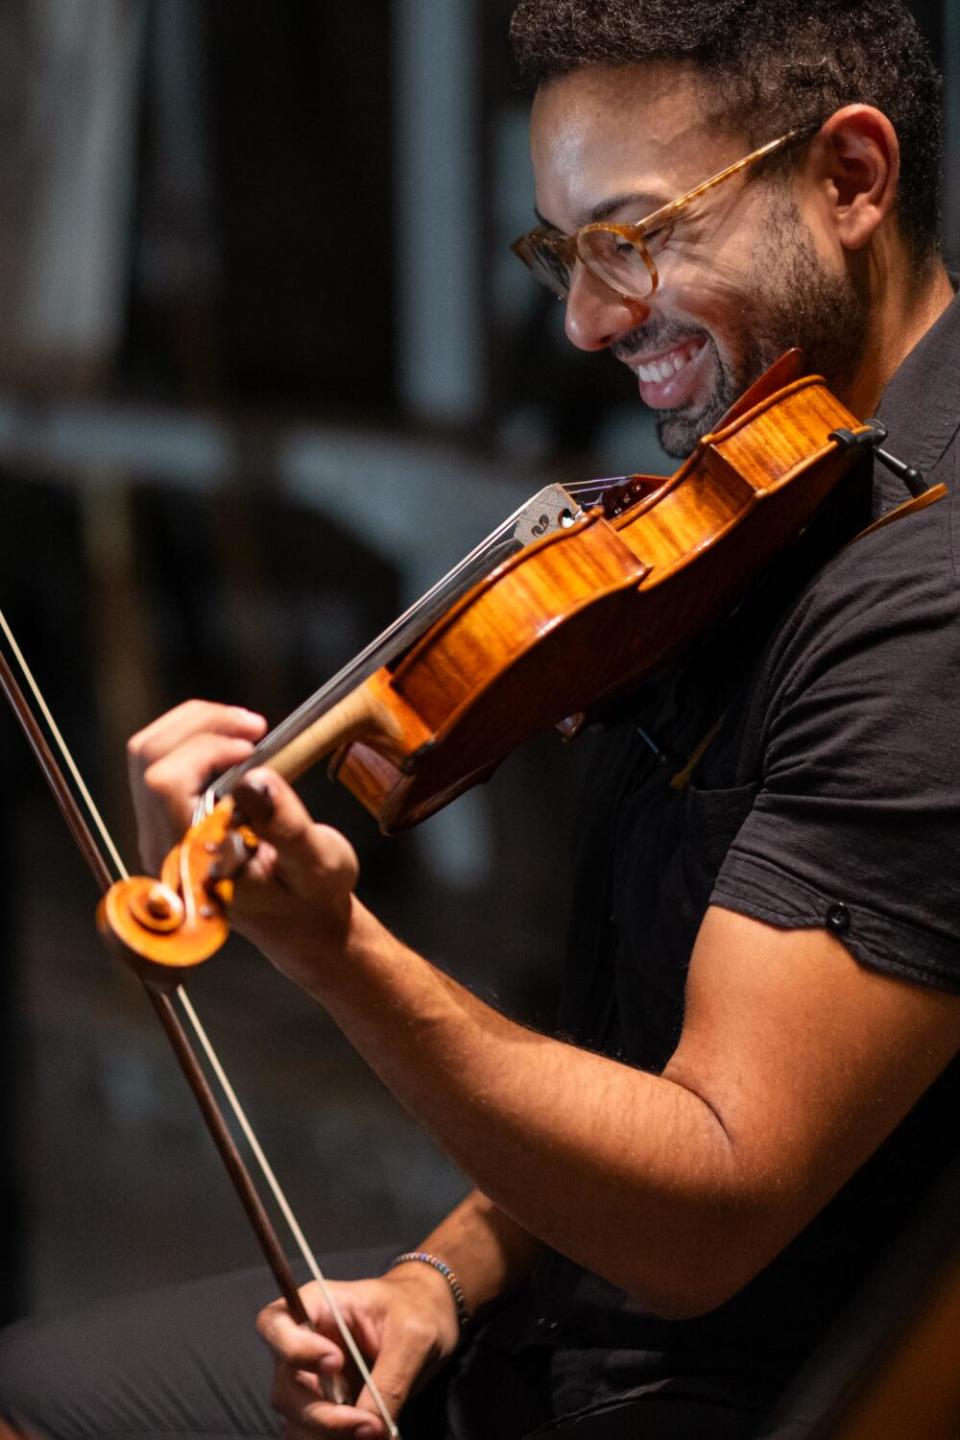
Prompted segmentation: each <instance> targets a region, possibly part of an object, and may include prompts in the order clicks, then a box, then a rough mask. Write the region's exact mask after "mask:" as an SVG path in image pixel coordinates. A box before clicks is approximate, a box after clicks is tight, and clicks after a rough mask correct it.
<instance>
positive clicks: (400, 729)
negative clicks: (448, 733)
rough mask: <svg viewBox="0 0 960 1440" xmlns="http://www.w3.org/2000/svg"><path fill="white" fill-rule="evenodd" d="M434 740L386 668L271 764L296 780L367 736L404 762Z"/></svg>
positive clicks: (339, 703)
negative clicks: (394, 686) (392, 682)
mask: <svg viewBox="0 0 960 1440" xmlns="http://www.w3.org/2000/svg"><path fill="white" fill-rule="evenodd" d="M430 738H431V732H430V731H429V729H428V728H427V727H426V726H425V725H424V723H423V721H422V720H421V719H420V717H419V716H418V715H417V714H416V712H415V711H413V710H411V709H410V707H409V706H408V705H406V704H405V703H404V701H403V700H402V699H401V697H400V696H399V695H398V694H397V692H396V691H395V690H393V689H392V687H391V686H390V681H389V676H388V675H387V674H386V672H385V671H383V670H378V671H376V672H375V673H374V674H373V675H371V676H369V677H368V678H367V679H366V680H365V681H364V682H363V684H362V685H358V686H357V687H356V689H355V690H352V691H351V692H350V694H349V695H346V696H345V697H344V698H343V699H342V700H340V701H338V702H337V704H335V705H334V706H332V708H331V709H329V710H327V711H325V713H324V714H322V715H320V716H319V717H318V718H317V719H316V720H314V721H313V722H312V723H311V724H309V725H308V726H306V728H305V729H303V730H301V731H300V733H299V734H298V735H295V736H294V738H293V739H292V740H289V741H288V742H287V743H286V744H285V745H284V746H283V748H282V749H281V750H279V751H277V753H276V754H274V755H272V756H271V757H270V760H269V761H268V762H267V763H268V764H269V766H270V769H271V770H275V771H276V772H277V774H278V775H282V776H283V778H284V779H285V780H291V781H292V780H296V779H297V778H298V777H299V776H300V775H303V774H304V773H305V772H306V771H307V770H309V769H310V767H311V766H312V765H315V764H316V763H317V762H318V761H319V760H322V759H324V758H325V757H326V756H327V755H332V754H333V753H334V752H335V751H337V750H339V749H341V748H342V747H343V746H344V745H351V744H353V742H354V741H357V740H363V741H366V742H368V743H372V744H374V745H376V747H377V749H379V750H380V751H381V752H382V753H385V754H387V755H389V756H390V757H391V758H393V759H395V760H397V761H398V762H402V761H403V760H404V759H405V758H406V757H407V756H409V755H411V754H412V753H413V752H414V751H415V750H416V749H418V747H419V746H420V745H424V744H426V743H427V741H428V740H430Z"/></svg>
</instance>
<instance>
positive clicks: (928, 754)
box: [711, 497, 960, 992]
mask: <svg viewBox="0 0 960 1440" xmlns="http://www.w3.org/2000/svg"><path fill="white" fill-rule="evenodd" d="M955 509H956V507H955V506H954V505H953V502H952V497H951V500H950V501H941V502H940V503H939V504H937V505H934V506H931V507H930V508H929V509H928V510H925V511H921V512H920V513H919V514H916V515H913V516H909V517H907V518H905V519H903V520H900V521H896V522H894V523H893V524H891V525H889V526H887V527H886V528H884V529H882V530H880V531H878V532H876V533H875V534H872V535H869V536H867V537H865V538H863V539H861V540H859V541H857V542H855V543H854V544H853V545H851V546H850V547H849V548H848V549H847V550H846V551H845V552H844V553H843V554H841V555H840V556H838V557H836V558H835V559H834V560H833V561H832V562H831V563H830V565H828V566H827V567H826V569H825V570H824V571H823V572H821V574H820V575H819V576H818V577H817V578H816V579H815V580H814V582H813V583H812V585H811V586H810V587H809V588H808V590H807V592H806V594H805V595H804V596H803V597H802V598H801V600H800V601H799V603H798V604H797V605H796V607H795V608H794V610H793V612H792V613H791V614H790V615H789V617H788V618H787V620H786V621H785V622H784V624H783V625H782V626H781V627H780V630H779V632H778V633H777V634H776V636H775V637H774V639H773V641H772V643H771V646H770V647H769V650H768V653H767V655H766V657H765V660H764V663H763V665H762V667H761V670H760V672H759V676H758V680H757V684H756V686H755V689H754V694H753V696H752V699H751V707H752V712H753V713H752V722H751V723H752V724H753V727H754V731H755V734H756V735H757V737H758V739H757V743H756V760H755V764H756V778H757V781H758V784H757V794H756V799H755V801H754V804H753V806H752V808H751V810H750V813H749V814H748V816H747V818H746V819H745V821H744V823H743V824H742V826H741V828H740V829H739V831H738V833H737V835H736V837H735V838H734V840H733V842H732V844H731V846H730V848H729V850H728V852H727V854H726V857H725V860H724V862H723V864H722V866H721V868H720V872H719V874H718V876H717V880H716V883H715V886H714V890H713V893H712V896H711V903H712V904H715V905H721V906H724V907H726V908H728V909H731V910H735V911H738V912H740V913H743V914H748V915H751V916H754V917H755V918H757V919H761V920H765V921H767V922H769V923H771V924H773V925H777V926H780V927H783V928H789V929H796V928H815V927H825V928H827V929H830V930H832V931H833V932H834V933H835V934H836V935H837V936H838V938H840V939H841V940H842V941H843V943H844V944H845V945H846V947H847V948H848V950H849V951H850V952H851V954H852V955H853V956H854V957H855V958H856V959H857V960H858V961H860V962H861V963H863V964H867V965H871V966H874V967H876V968H879V969H881V970H885V971H888V972H891V973H894V974H898V975H901V976H904V977H906V978H909V979H913V980H918V981H921V982H924V983H927V984H931V985H935V986H938V987H939V988H942V989H947V990H951V991H956V992H960V604H958V597H960V587H958V583H957V573H956V570H957V567H956V564H955V554H956V537H955V529H956V516H955V514H954V513H952V512H954V511H955Z"/></svg>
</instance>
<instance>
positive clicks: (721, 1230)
mask: <svg viewBox="0 0 960 1440" xmlns="http://www.w3.org/2000/svg"><path fill="white" fill-rule="evenodd" d="M750 1228H751V1227H744V1226H743V1225H742V1224H740V1225H739V1226H737V1227H732V1226H728V1225H720V1226H716V1225H713V1224H710V1223H709V1222H705V1223H703V1224H701V1225H698V1226H696V1227H694V1228H692V1229H691V1231H690V1232H688V1233H687V1234H686V1235H683V1236H677V1237H676V1241H675V1244H674V1245H672V1246H671V1247H670V1251H669V1253H663V1254H662V1255H661V1257H660V1258H659V1260H658V1261H657V1263H656V1264H654V1265H651V1263H650V1258H651V1257H650V1255H649V1253H647V1254H645V1255H643V1256H638V1257H637V1260H636V1263H635V1265H634V1266H632V1267H631V1270H632V1273H631V1274H630V1275H628V1276H622V1277H621V1279H620V1282H619V1283H620V1284H621V1285H623V1287H624V1289H626V1291H627V1293H628V1294H629V1295H630V1296H631V1297H632V1298H634V1299H636V1300H637V1301H638V1302H639V1303H640V1304H642V1305H643V1306H644V1308H645V1309H647V1310H650V1311H651V1312H652V1313H653V1314H654V1315H657V1316H658V1317H659V1318H660V1319H662V1320H697V1319H700V1318H701V1317H702V1316H704V1315H709V1314H711V1313H712V1312H713V1311H714V1310H719V1309H720V1307H721V1306H722V1305H726V1304H727V1303H728V1302H729V1301H731V1300H733V1299H734V1298H735V1296H737V1295H738V1294H739V1293H740V1291H741V1290H743V1289H744V1287H745V1286H747V1285H748V1284H749V1283H750V1281H751V1280H753V1279H754V1278H755V1277H756V1276H757V1275H758V1274H759V1273H760V1271H761V1270H763V1269H764V1268H765V1266H766V1265H767V1264H769V1262H770V1260H772V1259H773V1257H774V1255H775V1254H776V1249H777V1247H776V1246H773V1247H772V1248H771V1247H767V1246H761V1245H759V1244H756V1243H748V1242H747V1240H745V1236H744V1233H743V1232H744V1229H747V1230H748V1231H749V1229H750ZM753 1238H754V1239H755V1238H756V1237H753Z"/></svg>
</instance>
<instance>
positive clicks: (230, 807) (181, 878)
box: [97, 800, 258, 989]
mask: <svg viewBox="0 0 960 1440" xmlns="http://www.w3.org/2000/svg"><path fill="white" fill-rule="evenodd" d="M257 845H258V841H257V838H256V836H255V835H254V834H253V831H252V830H250V829H249V828H248V827H247V826H246V825H242V824H240V823H239V822H238V819H237V815H236V810H235V808H234V804H233V801H232V800H222V801H221V802H220V804H219V805H217V806H216V807H215V808H214V809H213V810H212V811H211V812H210V813H209V814H208V815H205V816H203V818H202V819H201V820H200V821H198V822H197V823H196V824H195V825H192V826H191V828H190V829H189V830H188V831H187V833H186V835H185V836H184V838H183V839H182V840H181V842H180V843H179V845H176V846H174V848H173V849H172V850H171V851H170V853H169V854H168V855H167V857H166V859H165V860H164V862H163V866H162V868H161V871H160V878H159V879H152V878H150V877H149V876H143V875H136V876H131V877H130V878H129V879H126V880H118V881H117V882H116V884H114V885H112V886H111V887H110V889H109V890H108V891H107V893H106V894H105V895H104V897H103V899H102V900H101V901H100V904H99V905H98V907H97V925H98V927H99V929H100V933H101V935H102V936H103V937H104V939H105V940H106V942H107V944H108V946H109V947H110V948H111V949H112V950H114V951H115V952H116V953H117V954H118V955H119V956H120V958H121V959H122V960H124V961H125V962H126V963H127V964H128V965H130V967H131V968H132V969H133V970H135V971H136V973H137V974H138V975H139V976H140V978H141V980H143V981H144V982H145V983H146V984H149V985H151V986H153V987H154V988H155V989H157V988H159V989H168V988H171V987H175V986H177V985H178V984H179V983H180V981H181V979H182V978H183V976H184V974H185V973H186V972H188V971H190V970H192V969H194V968H195V967H196V966H197V965H202V964H203V962H204V961H205V960H209V958H210V956H211V955H214V954H215V953H216V952H217V951H218V950H219V949H220V947H221V946H222V945H223V944H224V942H225V941H226V939H227V936H228V935H229V933H230V922H229V919H228V910H229V905H230V902H231V900H232V899H233V879H232V877H233V876H234V875H235V874H236V873H237V871H238V870H239V869H240V868H241V867H242V865H243V864H245V863H246V861H247V860H248V859H249V858H250V857H251V856H252V855H254V854H256V850H257Z"/></svg>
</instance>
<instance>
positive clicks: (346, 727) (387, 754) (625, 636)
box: [99, 352, 872, 984]
mask: <svg viewBox="0 0 960 1440" xmlns="http://www.w3.org/2000/svg"><path fill="white" fill-rule="evenodd" d="M801 369H802V357H801V356H799V354H798V352H791V353H790V354H789V355H787V356H785V357H783V359H782V360H780V361H779V362H778V363H777V365H776V366H774V367H773V369H772V370H771V371H769V372H768V373H767V375H766V376H764V377H762V379H761V380H760V381H758V382H757V384H756V385H755V386H753V387H752V389H751V390H749V391H748V392H747V394H746V395H745V396H744V397H743V398H742V399H741V400H740V401H739V402H738V403H737V405H736V406H735V407H734V408H733V410H732V411H730V412H729V414H728V415H727V416H726V417H725V420H724V421H723V422H722V423H721V425H720V427H719V428H718V429H717V430H716V431H715V432H714V433H713V434H711V435H707V436H705V437H704V438H703V439H702V440H701V441H700V443H699V444H698V446H697V448H696V450H695V451H694V453H693V454H692V455H691V456H690V458H689V459H688V460H687V461H686V463H685V464H684V465H683V466H681V468H680V469H679V470H678V471H677V472H676V474H674V475H673V476H672V477H670V478H669V479H666V480H657V479H654V478H653V477H649V476H634V477H632V478H631V480H629V481H628V482H626V484H625V485H621V486H619V487H617V489H616V490H615V491H611V492H608V493H607V494H605V495H604V497H603V500H602V502H601V503H600V504H598V505H596V506H593V507H591V508H590V509H588V510H586V511H585V512H584V511H581V512H579V513H578V514H577V515H575V516H574V515H572V514H571V515H570V516H569V517H568V518H569V521H570V523H569V524H567V525H566V526H564V527H561V528H558V529H554V530H551V531H550V532H549V533H547V534H546V535H544V536H542V537H541V538H540V539H535V540H534V541H533V542H532V543H530V544H528V545H527V546H526V548H524V549H522V550H521V551H520V552H519V553H517V554H513V555H511V556H510V557H509V558H508V559H506V560H503V561H502V562H501V563H500V564H499V565H497V566H496V568H495V569H493V570H492V571H491V572H490V573H489V574H487V575H486V576H485V577H484V578H483V579H482V580H480V581H479V582H478V583H476V584H473V585H472V586H471V588H469V589H468V590H467V591H466V592H465V593H464V594H462V595H461V596H460V598H459V599H457V600H456V601H455V602H454V603H453V604H451V605H450V607H449V608H448V609H447V610H446V611H445V613H443V614H442V615H441V616H440V618H439V619H437V620H435V621H434V623H432V624H431V625H429V627H428V628H427V629H426V630H425V631H424V633H422V634H421V635H420V636H419V638H418V639H416V640H415V641H414V642H413V643H412V644H411V645H410V646H409V647H408V648H406V649H405V650H403V651H402V652H401V653H400V654H399V655H398V656H397V657H396V658H395V659H394V660H392V661H391V662H390V663H388V664H385V665H382V666H380V668H378V669H374V670H373V671H372V673H369V674H368V676H367V678H366V679H365V680H363V681H362V682H361V683H360V684H358V685H357V686H356V687H355V689H353V690H351V691H350V693H348V694H346V695H345V696H344V697H343V698H341V699H340V700H339V701H338V702H337V703H336V704H334V705H332V706H331V708H330V709H329V710H327V711H324V712H323V713H321V715H320V716H319V718H317V719H316V720H314V721H313V722H312V723H311V724H309V725H307V726H306V727H305V728H304V729H302V730H301V731H299V732H298V733H297V735H296V736H295V738H294V739H293V740H291V741H290V742H289V743H286V744H285V745H284V746H283V748H282V749H280V750H279V751H274V752H273V753H271V754H270V756H269V759H268V760H267V761H264V762H262V763H269V764H270V765H271V766H272V767H273V768H274V769H275V770H276V771H277V772H278V773H280V774H281V775H283V776H285V777H286V778H287V779H290V780H292V779H295V778H296V777H297V776H298V775H300V774H302V773H303V772H304V771H305V770H306V769H308V768H309V767H310V766H311V765H313V764H314V763H316V761H317V760H318V759H320V758H321V757H323V756H325V755H327V756H332V761H331V771H332V773H333V775H334V776H335V777H336V778H337V779H338V780H339V781H341V783H343V784H344V785H346V786H347V787H348V789H349V790H350V791H351V792H352V793H353V794H354V795H355V796H356V798H357V799H358V800H360V801H361V803H362V804H363V805H364V806H365V807H366V808H367V809H368V810H369V811H370V813H371V814H372V815H373V816H375V818H376V819H377V821H378V823H379V825H380V827H381V829H382V830H383V831H384V832H385V833H388V834H390V833H393V832H396V831H400V830H403V829H405V828H406V827H408V826H410V825H414V824H416V823H417V822H418V821H420V820H422V819H424V818H425V817H427V816H429V815H432V814H433V813H434V812H435V811H437V810H439V809H440V808H441V807H442V806H444V805H446V804H447V803H448V802H449V801H450V800H452V799H453V798H455V797H456V796H457V795H460V794H461V793H462V792H463V791H464V790H466V789H468V788H469V787H470V786H471V785H474V784H475V783H477V781H479V780H483V779H485V778H486V777H488V776H489V775H490V774H491V772H492V771H493V770H494V769H495V768H496V766H497V765H498V764H499V763H500V762H501V761H502V760H503V759H504V758H505V757H506V756H507V755H509V754H510V753H511V751H512V750H514V749H515V748H516V747H517V746H518V745H519V744H521V743H522V742H523V741H524V740H526V739H528V738H529V737H530V736H531V735H533V734H535V733H536V732H537V731H539V730H542V729H544V728H547V727H549V726H551V725H556V726H559V727H560V729H561V731H562V732H563V733H565V734H571V733H575V731H576V729H577V728H578V725H579V724H580V723H581V722H582V719H583V716H584V715H585V714H586V713H587V712H589V711H590V710H592V709H594V708H595V707H596V706H597V705H599V704H601V703H602V702H604V701H606V700H609V699H611V698H612V697H613V696H615V695H617V694H619V693H622V692H625V691H627V690H629V689H631V688H632V687H634V686H636V685H638V684H639V683H641V682H642V681H643V680H645V679H647V678H648V677H650V676H652V675H655V674H656V672H657V671H658V670H660V669H661V668H662V667H663V666H665V665H667V664H668V663H669V662H670V661H672V660H673V659H675V658H676V657H677V656H678V655H680V654H682V653H683V651H684V650H685V649H686V648H687V647H688V646H689V645H690V644H691V643H692V642H693V641H694V640H695V639H697V638H698V637H699V636H701V635H703V634H704V633H705V632H708V631H709V629H710V628H711V627H712V626H715V625H717V624H719V623H721V622H722V620H723V618H724V617H725V616H726V615H727V614H728V613H729V611H730V610H731V609H732V607H733V606H734V605H735V604H736V603H737V602H738V600H739V599H740V598H741V597H742V596H743V594H744V593H745V591H746V590H747V588H748V586H749V585H750V584H751V582H752V581H753V580H754V579H755V578H756V577H757V576H758V575H759V574H761V573H762V572H763V570H764V569H765V568H766V567H767V566H768V565H769V564H771V563H772V561H773V560H774V559H775V557H776V556H777V555H778V554H779V553H780V552H781V551H782V550H783V549H784V548H785V547H786V546H788V545H789V544H790V542H791V541H792V540H793V539H795V538H796V537H797V536H798V535H799V534H800V533H801V531H802V530H803V529H804V527H805V526H806V525H807V524H808V523H809V521H810V520H811V518H812V517H813V515H814V514H815V512H816V510H817V509H818V507H819V506H820V505H821V503H822V502H823V501H824V500H825V499H826V497H827V496H828V495H829V493H830V492H831V491H832V490H833V489H834V487H835V486H836V485H837V484H838V482H839V481H840V480H841V479H842V478H843V477H844V476H845V475H846V474H847V473H848V472H849V471H850V470H852V469H853V468H854V467H855V466H856V465H858V464H860V463H861V459H862V448H861V447H860V445H859V444H858V443H857V442H858V441H859V440H860V439H862V438H865V437H866V436H868V435H870V434H871V433H872V432H871V431H870V430H869V427H865V426H861V425H860V423H859V422H858V421H857V420H856V419H855V418H854V417H853V416H852V415H851V414H850V412H849V411H848V410H847V409H846V408H845V406H844V405H842V404H841V402H840V401H839V400H837V399H836V397H835V396H834V395H832V394H831V393H830V391H829V390H828V389H827V387H826V385H825V383H824V381H823V380H822V379H821V378H819V377H817V376H809V375H807V376H803V375H801V376H800V378H797V376H798V371H799V370H801ZM839 431H843V432H845V438H843V437H841V436H839V435H838V434H837V432H839ZM851 440H852V441H853V442H854V443H852V444H851V443H850V441H851ZM867 448H869V447H867ZM268 739H269V737H268ZM253 758H254V760H256V754H255V755H254V757H253ZM236 825H237V818H236V817H235V815H234V808H233V801H232V799H230V798H229V797H228V798H226V799H221V800H220V801H219V803H217V804H216V805H215V806H214V808H213V809H212V810H211V811H210V812H209V813H208V814H207V815H205V816H204V817H202V818H201V819H200V820H199V821H198V822H197V823H196V824H195V825H194V826H192V827H191V829H190V830H189V831H188V833H187V835H186V836H185V837H184V839H183V841H182V842H181V844H180V845H179V846H177V847H176V848H175V849H174V850H173V851H172V852H171V854H170V856H168V858H167V860H166V861H165V863H164V866H163V872H162V875H161V879H160V881H148V880H143V879H139V880H137V879H133V880H129V881H124V882H120V883H118V884H117V885H115V886H114V887H113V888H112V889H111V891H110V892H109V893H108V895H107V896H106V898H105V900H104V901H103V902H102V903H101V907H100V912H99V915H100V925H101V929H102V931H103V932H104V934H105V935H106V936H107V938H108V940H109V941H110V942H111V943H112V944H113V945H115V946H117V947H118V948H119V949H120V951H121V953H122V955H123V956H124V958H125V959H126V960H127V961H128V962H129V963H131V964H133V966H134V968H135V969H137V971H138V972H139V973H140V975H141V977H142V978H144V979H146V980H149V981H150V982H151V983H153V984H175V983H177V981H178V980H179V978H180V977H181V975H182V973H183V970H184V968H189V967H190V966H192V965H195V964H199V963H200V962H201V961H202V960H205V959H206V958H208V956H209V955H210V954H212V953H214V951H215V950H216V949H218V948H219V946H220V945H221V944H222V943H223V938H224V936H225V933H226V928H227V921H226V911H227V907H228V903H229V893H230V887H229V883H226V882H225V879H224V876H225V871H224V866H223V855H224V849H225V845H226V844H227V842H228V841H230V839H231V832H233V831H234V830H235V827H236ZM235 838H236V837H235V836H234V837H233V839H234V840H235ZM246 842H247V844H248V845H252V844H253V840H252V838H251V837H250V836H249V835H247V837H246ZM187 890H189V891H191V892H192V893H191V894H188V893H186V891H187ZM167 957H169V958H167Z"/></svg>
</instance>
